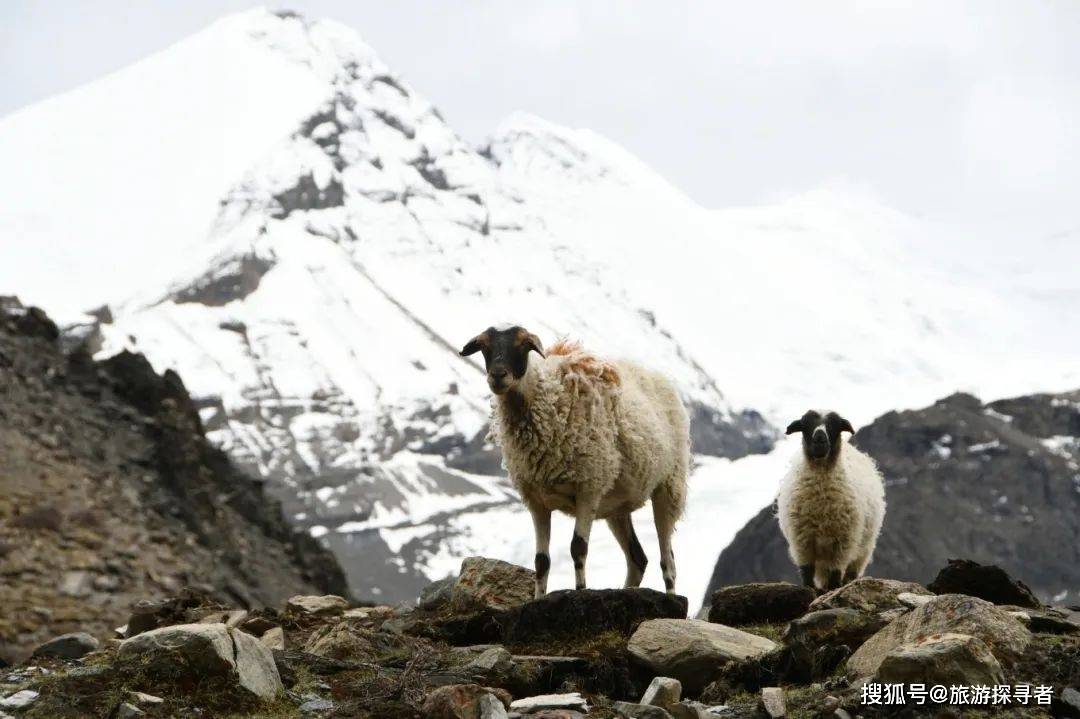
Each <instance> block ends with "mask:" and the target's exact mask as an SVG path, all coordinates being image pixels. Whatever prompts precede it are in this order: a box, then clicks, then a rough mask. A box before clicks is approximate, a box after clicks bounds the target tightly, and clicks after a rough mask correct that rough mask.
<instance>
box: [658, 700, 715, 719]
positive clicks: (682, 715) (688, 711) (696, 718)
mask: <svg viewBox="0 0 1080 719" xmlns="http://www.w3.org/2000/svg"><path fill="white" fill-rule="evenodd" d="M711 708H713V709H721V708H722V707H711ZM709 709H710V707H707V706H705V705H704V704H702V703H701V702H694V701H689V700H687V699H684V700H683V701H681V702H679V703H678V704H672V705H671V706H669V707H668V708H667V712H668V714H670V715H671V717H672V719H716V717H717V716H718V712H711V711H709Z"/></svg>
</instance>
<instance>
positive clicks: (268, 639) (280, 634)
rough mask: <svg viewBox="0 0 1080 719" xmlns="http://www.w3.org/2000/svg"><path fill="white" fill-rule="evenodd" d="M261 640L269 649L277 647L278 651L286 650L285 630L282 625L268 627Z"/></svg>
mask: <svg viewBox="0 0 1080 719" xmlns="http://www.w3.org/2000/svg"><path fill="white" fill-rule="evenodd" d="M259 641H260V642H262V643H263V644H264V645H265V646H266V648H267V649H277V650H278V651H285V630H284V629H282V628H281V627H273V628H271V629H267V630H266V631H265V632H264V633H263V635H262V636H261V637H259Z"/></svg>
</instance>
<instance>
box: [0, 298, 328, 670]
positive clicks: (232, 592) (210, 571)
mask: <svg viewBox="0 0 1080 719" xmlns="http://www.w3.org/2000/svg"><path fill="white" fill-rule="evenodd" d="M92 341H93V338H92V337H84V338H81V339H80V340H79V341H77V342H76V343H75V345H74V346H70V345H68V346H65V342H66V340H64V339H62V338H61V337H60V335H59V332H58V331H57V328H56V326H55V325H54V324H53V323H52V322H51V321H50V320H49V319H48V317H46V316H45V314H44V313H42V312H41V311H40V310H38V309H35V308H24V307H22V305H21V304H19V302H18V301H17V300H14V299H13V298H0V662H17V661H21V660H22V659H25V658H26V656H27V655H28V654H29V652H30V650H31V649H33V648H34V647H35V646H37V645H38V644H40V643H41V642H42V641H44V640H46V639H48V638H49V637H51V636H54V635H55V634H59V633H63V632H68V631H86V632H89V633H91V634H93V635H94V636H97V637H102V638H104V637H108V636H110V635H111V634H112V631H113V628H114V627H116V626H118V625H120V624H123V622H124V620H125V618H126V617H127V616H128V613H129V611H130V608H131V605H132V604H133V603H134V602H136V601H137V600H139V599H142V598H145V597H155V596H164V595H174V594H176V593H177V592H178V591H179V590H180V589H181V588H182V587H184V586H186V585H194V586H197V587H203V588H204V591H205V593H207V594H209V596H210V597H212V598H213V599H215V600H217V601H220V602H224V603H228V604H230V605H235V606H245V607H258V606H262V605H271V606H280V604H281V602H283V601H284V600H285V599H286V598H287V597H289V596H291V595H294V594H298V593H312V592H320V593H321V592H327V591H333V592H338V593H340V592H344V591H345V583H344V579H343V576H342V574H341V571H340V569H338V567H337V564H336V562H334V560H333V558H332V557H331V556H330V555H329V553H327V552H326V551H325V550H323V549H322V548H321V547H320V546H319V545H318V544H317V543H316V542H315V541H314V540H312V539H311V538H310V537H307V536H306V535H304V534H296V533H294V532H292V531H291V530H290V529H289V528H288V527H287V525H286V524H285V523H284V522H283V521H282V519H281V515H280V510H279V508H278V507H277V505H275V504H274V503H272V502H269V501H267V499H266V498H265V497H264V496H263V492H262V487H261V486H260V485H259V484H258V483H256V482H253V481H252V480H251V479H249V478H248V477H246V476H244V475H243V474H240V473H239V472H237V471H236V470H235V469H234V468H233V466H232V465H231V464H230V463H229V462H228V460H227V459H226V458H225V456H224V455H223V454H222V453H221V452H219V451H217V450H215V449H214V448H212V447H211V446H210V445H209V444H208V443H207V442H206V440H205V438H204V435H203V431H202V427H201V424H200V422H199V418H198V414H197V413H196V411H195V408H194V407H193V405H192V402H191V400H190V398H189V397H188V394H187V392H186V390H185V389H184V385H183V383H182V382H181V381H180V378H179V377H177V376H176V375H175V374H173V373H171V372H166V373H165V374H164V375H159V374H157V373H156V372H154V370H153V369H152V368H151V366H150V364H149V363H148V362H147V361H146V360H145V359H144V358H143V357H142V356H141V355H135V354H130V353H121V354H120V355H117V356H115V357H113V358H110V359H109V360H106V361H104V362H95V361H93V360H92V359H90V356H89V354H88V353H87V351H86V349H87V347H86V346H83V345H82V344H80V342H82V343H91V344H92Z"/></svg>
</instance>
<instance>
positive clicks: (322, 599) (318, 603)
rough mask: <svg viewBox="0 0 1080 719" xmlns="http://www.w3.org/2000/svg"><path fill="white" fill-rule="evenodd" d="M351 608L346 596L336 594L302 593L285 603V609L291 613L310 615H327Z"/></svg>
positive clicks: (333, 614)
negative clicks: (317, 594)
mask: <svg viewBox="0 0 1080 719" xmlns="http://www.w3.org/2000/svg"><path fill="white" fill-rule="evenodd" d="M348 608H349V603H348V602H347V601H346V600H345V598H344V597H339V596H337V595H336V594H326V595H323V596H316V595H304V594H300V595H297V596H295V597H291V598H290V599H289V601H287V602H286V603H285V611H286V612H289V613H290V614H294V615H299V616H309V617H326V616H335V615H337V614H341V613H342V612H344V611H345V610H346V609H348Z"/></svg>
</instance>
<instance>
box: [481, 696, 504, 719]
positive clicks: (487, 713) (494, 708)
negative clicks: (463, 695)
mask: <svg viewBox="0 0 1080 719" xmlns="http://www.w3.org/2000/svg"><path fill="white" fill-rule="evenodd" d="M476 708H477V714H476V719H507V716H506V707H505V706H503V703H502V702H501V701H500V700H499V699H498V698H497V697H496V696H495V695H494V694H482V695H481V696H480V698H479V699H478V700H477V702H476Z"/></svg>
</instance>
